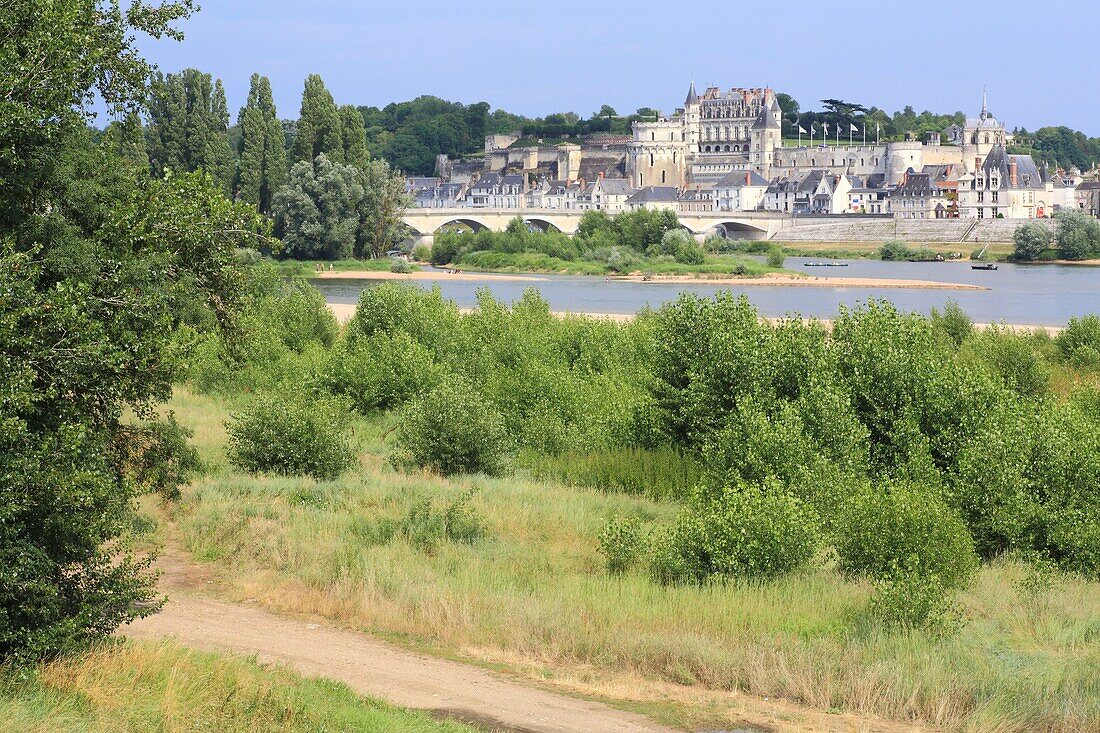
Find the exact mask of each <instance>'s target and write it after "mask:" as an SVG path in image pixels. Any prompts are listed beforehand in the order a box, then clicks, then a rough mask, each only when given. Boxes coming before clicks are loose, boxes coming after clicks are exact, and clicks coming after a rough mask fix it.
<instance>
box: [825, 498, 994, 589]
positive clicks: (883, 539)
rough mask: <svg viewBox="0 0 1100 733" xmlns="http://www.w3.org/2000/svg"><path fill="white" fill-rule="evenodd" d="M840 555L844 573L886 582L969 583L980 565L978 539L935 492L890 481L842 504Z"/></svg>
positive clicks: (839, 528)
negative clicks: (924, 580)
mask: <svg viewBox="0 0 1100 733" xmlns="http://www.w3.org/2000/svg"><path fill="white" fill-rule="evenodd" d="M836 551H837V556H838V559H839V567H840V570H841V572H843V573H844V574H845V575H848V576H850V577H865V578H869V579H871V580H875V581H883V582H902V583H904V582H910V581H912V580H913V579H914V578H918V579H926V580H929V581H933V580H934V581H935V582H936V583H938V584H940V585H942V586H943V587H944V588H950V587H955V586H959V585H961V584H963V583H964V582H965V581H966V580H967V578H968V577H969V575H970V573H971V572H972V571H973V570H974V569H975V567H976V566H977V556H976V554H975V552H974V541H973V539H971V537H970V533H969V532H968V531H967V528H966V525H965V524H964V523H963V520H962V518H961V517H959V515H958V514H957V513H955V512H954V511H953V510H951V509H950V508H949V507H948V506H947V505H946V504H944V503H943V501H942V500H941V499H939V498H938V497H937V495H936V493H935V491H933V490H930V489H927V488H921V487H916V486H912V485H908V484H905V483H890V484H886V485H883V486H878V487H873V488H872V487H869V486H866V487H864V488H863V489H862V490H860V491H858V492H856V493H855V494H854V495H853V496H851V497H850V498H849V499H848V500H847V501H846V502H845V503H844V505H843V506H842V508H841V511H840V516H839V517H838V521H837V531H836Z"/></svg>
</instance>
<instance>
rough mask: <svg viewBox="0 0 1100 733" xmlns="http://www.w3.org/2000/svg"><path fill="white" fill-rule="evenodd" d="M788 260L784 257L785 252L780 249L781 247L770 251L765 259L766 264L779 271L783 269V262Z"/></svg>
mask: <svg viewBox="0 0 1100 733" xmlns="http://www.w3.org/2000/svg"><path fill="white" fill-rule="evenodd" d="M786 259H787V258H786V257H785V256H784V255H783V250H781V249H779V247H773V248H772V249H770V250H768V256H767V257H766V258H765V259H764V264H766V265H767V266H768V267H773V268H775V269H777V270H779V269H782V268H783V262H784V261H785V260H786Z"/></svg>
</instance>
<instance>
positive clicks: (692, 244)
mask: <svg viewBox="0 0 1100 733" xmlns="http://www.w3.org/2000/svg"><path fill="white" fill-rule="evenodd" d="M688 236H689V241H683V242H680V244H679V245H678V246H677V247H676V252H675V253H674V254H673V255H672V256H673V257H674V258H675V259H676V261H677V262H680V263H682V264H685V265H701V264H703V261H704V260H705V259H706V254H705V253H704V252H703V247H702V245H700V244H699V243H698V242H696V241H695V238H694V237H691V236H690V235H688Z"/></svg>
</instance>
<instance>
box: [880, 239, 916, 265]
mask: <svg viewBox="0 0 1100 733" xmlns="http://www.w3.org/2000/svg"><path fill="white" fill-rule="evenodd" d="M878 256H879V257H881V258H882V259H884V260H895V261H897V260H908V259H909V258H910V257H911V256H912V252H911V251H910V249H909V245H907V244H906V243H905V242H899V241H898V240H896V239H891V240H888V241H886V242H883V243H882V246H881V247H879V249H878Z"/></svg>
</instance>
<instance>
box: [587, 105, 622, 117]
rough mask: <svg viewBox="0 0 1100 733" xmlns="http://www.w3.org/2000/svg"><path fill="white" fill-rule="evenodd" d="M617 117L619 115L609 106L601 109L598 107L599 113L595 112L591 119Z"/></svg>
mask: <svg viewBox="0 0 1100 733" xmlns="http://www.w3.org/2000/svg"><path fill="white" fill-rule="evenodd" d="M618 116H619V113H618V112H616V111H615V108H614V107H612V106H611V105H610V104H605V105H603V106H602V107H600V111H599V112H597V113H596V114H595V115H593V117H618Z"/></svg>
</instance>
